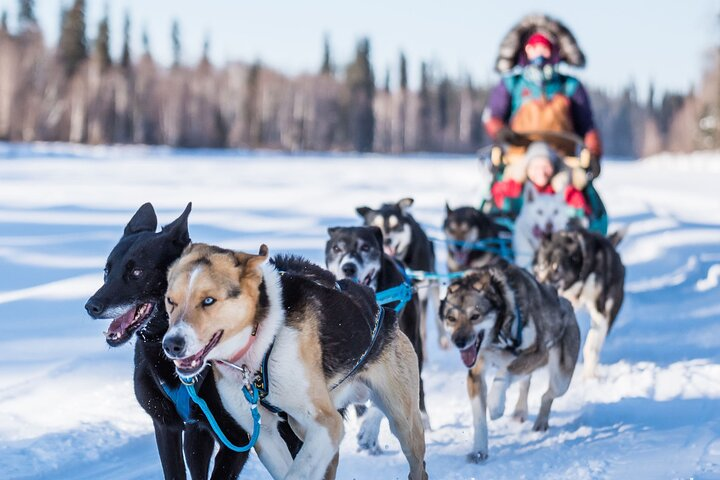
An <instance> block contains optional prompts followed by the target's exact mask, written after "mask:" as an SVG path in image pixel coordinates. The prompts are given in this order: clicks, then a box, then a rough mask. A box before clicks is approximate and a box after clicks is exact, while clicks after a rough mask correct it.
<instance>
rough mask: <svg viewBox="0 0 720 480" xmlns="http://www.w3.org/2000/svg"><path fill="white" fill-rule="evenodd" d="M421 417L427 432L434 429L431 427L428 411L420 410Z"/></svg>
mask: <svg viewBox="0 0 720 480" xmlns="http://www.w3.org/2000/svg"><path fill="white" fill-rule="evenodd" d="M420 419H421V420H422V424H423V428H424V429H425V431H426V432H429V431H430V430H432V428H431V427H430V417H428V414H427V412H420Z"/></svg>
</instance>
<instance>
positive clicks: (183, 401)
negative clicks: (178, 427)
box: [160, 381, 197, 424]
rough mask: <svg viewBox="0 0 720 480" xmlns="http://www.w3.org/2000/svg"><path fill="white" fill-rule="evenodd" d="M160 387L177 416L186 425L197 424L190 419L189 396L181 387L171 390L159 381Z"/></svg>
mask: <svg viewBox="0 0 720 480" xmlns="http://www.w3.org/2000/svg"><path fill="white" fill-rule="evenodd" d="M160 386H161V387H162V389H163V390H164V391H165V395H167V397H168V398H169V399H170V400H172V402H173V404H175V411H177V413H178V415H180V418H182V420H183V422H185V423H186V424H192V423H195V422H197V420H196V419H194V418H191V417H190V408H191V404H190V394H189V393H188V391H187V389H186V388H184V387H183V385H178V386H177V387H174V388H173V387H171V386H170V385H168V384H167V383H165V382H163V381H161V382H160Z"/></svg>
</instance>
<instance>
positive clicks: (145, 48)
mask: <svg viewBox="0 0 720 480" xmlns="http://www.w3.org/2000/svg"><path fill="white" fill-rule="evenodd" d="M142 46H143V52H144V53H145V55H150V36H149V35H148V32H147V28H143V31H142Z"/></svg>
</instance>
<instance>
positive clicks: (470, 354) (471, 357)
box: [460, 343, 478, 368]
mask: <svg viewBox="0 0 720 480" xmlns="http://www.w3.org/2000/svg"><path fill="white" fill-rule="evenodd" d="M477 353H478V352H477V348H476V347H475V344H474V343H473V344H472V345H470V346H469V347H468V348H466V349H464V350H460V358H462V361H463V363H464V364H465V366H466V367H468V368H470V367H472V366H473V365H475V359H476V358H477Z"/></svg>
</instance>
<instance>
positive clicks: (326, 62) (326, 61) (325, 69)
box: [320, 35, 334, 75]
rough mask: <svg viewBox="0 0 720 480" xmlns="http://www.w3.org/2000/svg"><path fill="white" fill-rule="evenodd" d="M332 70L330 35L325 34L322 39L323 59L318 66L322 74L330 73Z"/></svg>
mask: <svg viewBox="0 0 720 480" xmlns="http://www.w3.org/2000/svg"><path fill="white" fill-rule="evenodd" d="M333 70H334V69H333V64H332V57H331V56H330V37H328V35H325V39H324V41H323V61H322V66H321V67H320V73H321V74H322V75H332V74H333Z"/></svg>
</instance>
